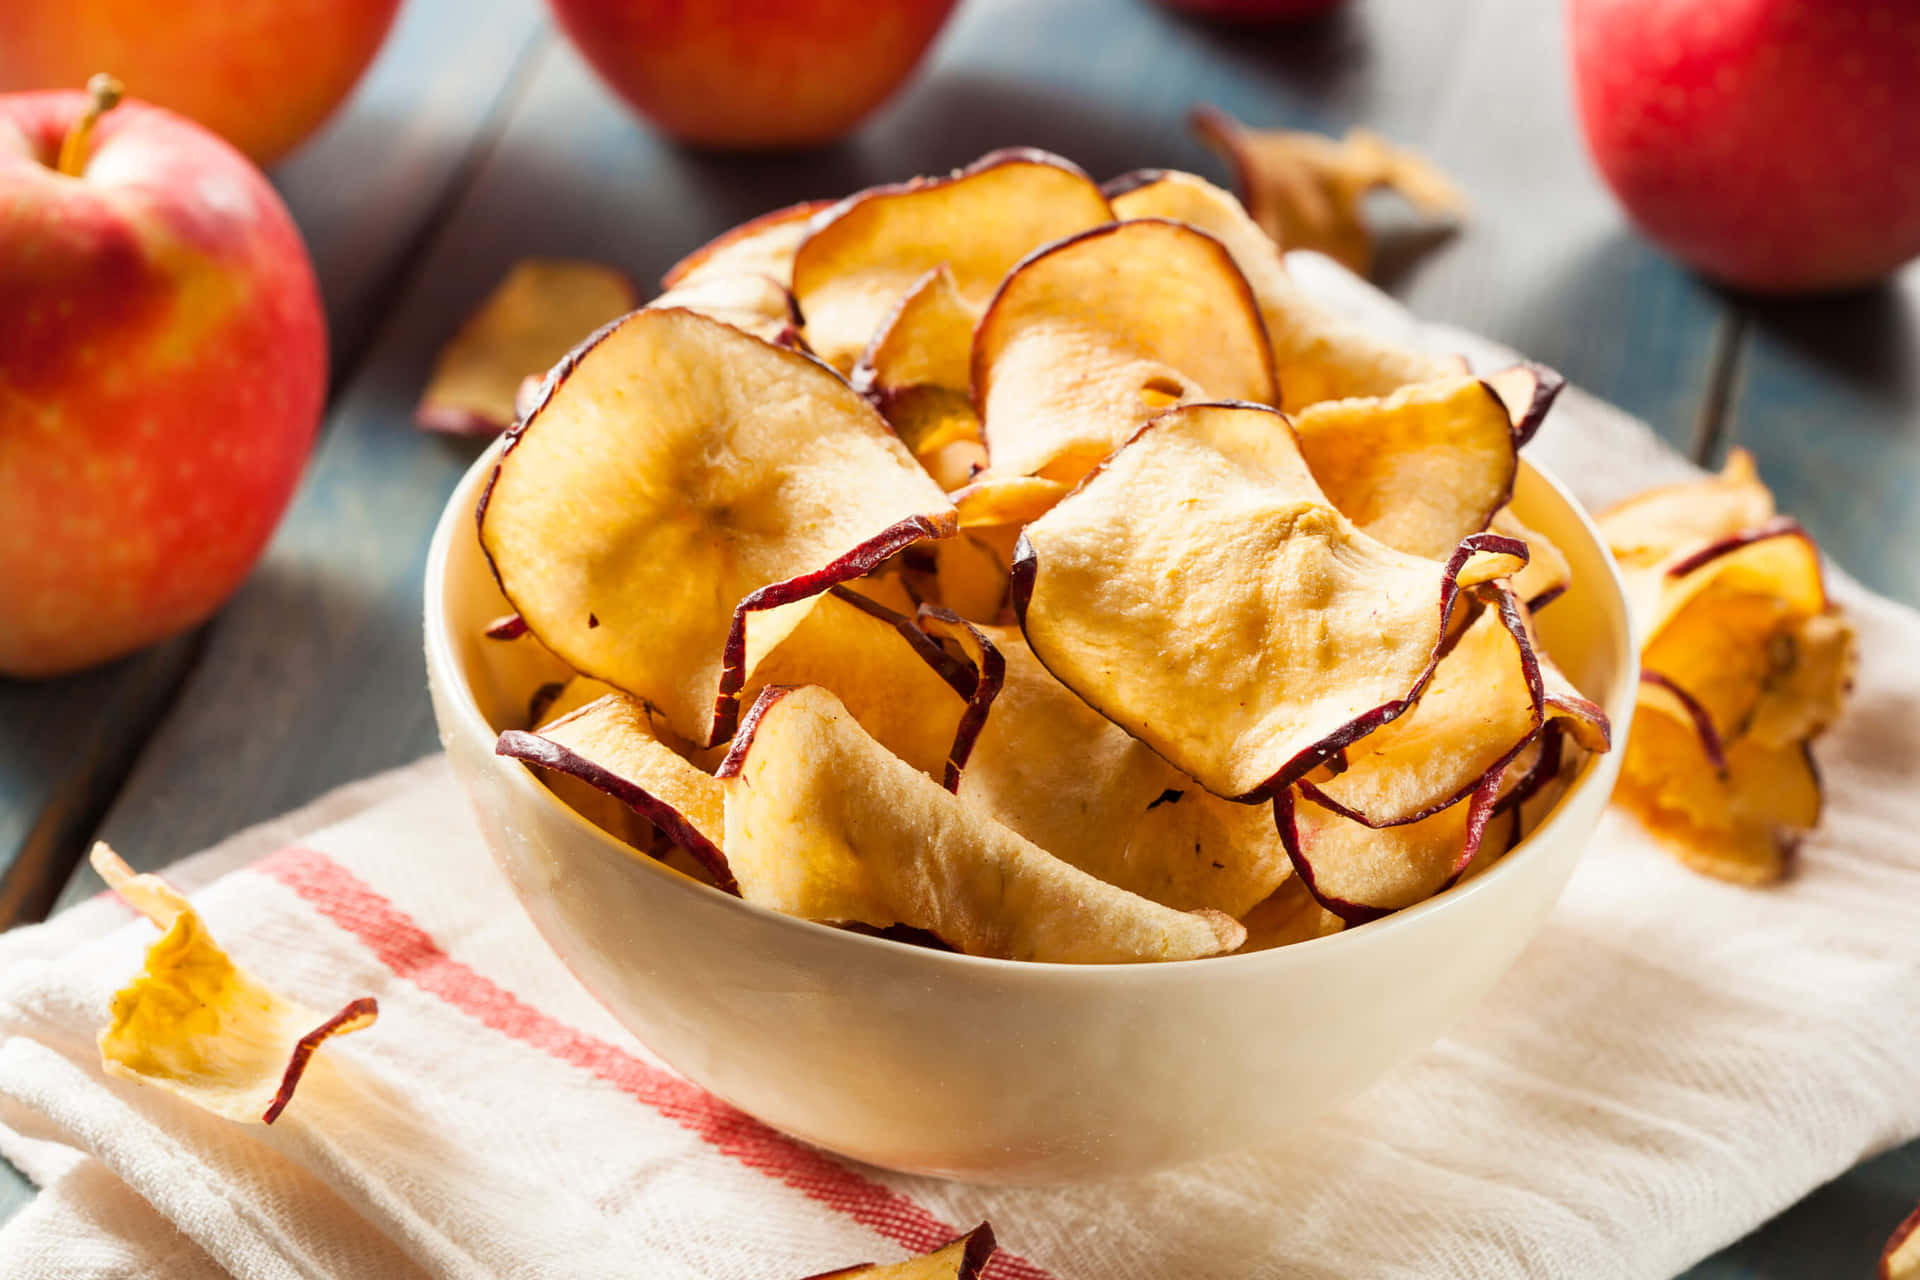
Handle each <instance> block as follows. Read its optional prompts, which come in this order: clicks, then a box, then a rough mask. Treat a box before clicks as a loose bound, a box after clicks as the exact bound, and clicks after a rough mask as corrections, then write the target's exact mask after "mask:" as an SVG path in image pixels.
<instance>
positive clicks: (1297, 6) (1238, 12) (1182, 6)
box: [1160, 0, 1344, 22]
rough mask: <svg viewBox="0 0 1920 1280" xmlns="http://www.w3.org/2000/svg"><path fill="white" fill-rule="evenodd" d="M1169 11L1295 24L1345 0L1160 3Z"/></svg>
mask: <svg viewBox="0 0 1920 1280" xmlns="http://www.w3.org/2000/svg"><path fill="white" fill-rule="evenodd" d="M1160 3H1161V4H1163V5H1165V6H1166V7H1167V8H1169V9H1178V10H1180V11H1181V12H1182V13H1190V14H1192V15H1193V16H1194V17H1196V18H1218V19H1220V20H1221V21H1223V22H1298V21H1299V20H1301V19H1302V18H1314V17H1318V16H1319V15H1321V14H1323V13H1331V12H1332V11H1333V10H1335V9H1338V8H1339V7H1340V6H1341V4H1342V3H1344V0H1160Z"/></svg>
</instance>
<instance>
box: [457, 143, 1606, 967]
mask: <svg viewBox="0 0 1920 1280" xmlns="http://www.w3.org/2000/svg"><path fill="white" fill-rule="evenodd" d="M666 284H667V287H668V291H667V292H666V293H665V294H664V295H662V296H661V297H660V298H658V299H657V300H656V301H655V302H654V303H653V304H651V305H650V306H648V307H645V308H643V309H641V310H639V311H636V312H634V313H632V314H631V315H628V316H626V317H625V318H624V319H621V320H619V321H617V322H615V323H613V324H611V325H609V326H607V327H606V328H604V329H602V330H601V331H600V332H598V333H596V334H595V335H593V337H591V338H590V339H588V340H587V341H586V342H585V343H584V344H583V345H581V346H580V347H579V348H577V349H576V350H575V351H574V352H573V353H572V354H571V355H569V356H567V357H566V358H565V359H564V360H563V361H562V362H561V363H560V364H559V365H558V366H557V367H556V368H555V369H554V370H553V371H552V373H551V374H550V375H549V376H548V377H547V379H546V381H545V383H544V385H543V386H542V388H541V390H540V392H539V394H538V396H537V397H535V398H534V403H532V404H531V406H530V408H529V411H528V412H527V413H526V414H525V416H524V418H523V420H522V421H521V422H519V423H518V424H517V425H516V426H515V427H514V429H513V431H512V433H511V434H510V436H509V437H508V439H507V441H506V444H505V446H504V447H503V449H502V451H501V455H500V458H499V464H498V468H497V470H496V471H495V473H494V476H493V479H492V483H491V484H490V485H489V486H488V489H487V492H486V495H485V497H484V498H483V499H482V500H481V503H480V509H479V512H478V516H479V524H480V536H481V541H482V543H483V545H484V547H485V550H486V554H487V556H488V557H489V559H490V560H491V562H492V565H493V568H494V572H495V574H496V575H497V577H498V579H499V583H500V586H501V589H502V590H503V591H504V592H505V594H506V596H507V597H508V599H509V600H510V601H511V603H512V606H513V608H514V609H515V610H516V611H517V612H516V614H515V615H513V616H511V617H509V618H507V619H503V620H502V621H501V622H500V623H498V624H496V625H495V626H494V627H493V628H491V633H492V634H493V635H495V636H497V637H499V638H501V639H502V641H503V642H507V643H514V644H524V645H532V644H538V645H541V646H544V647H545V649H546V650H549V651H550V652H551V654H552V655H553V657H554V658H555V659H556V660H557V661H558V662H559V663H562V664H564V665H565V667H566V668H568V669H570V670H571V672H572V673H574V674H573V676H572V678H571V679H569V680H567V681H565V682H564V684H562V685H559V686H549V687H545V688H543V689H542V690H541V691H540V693H539V694H538V696H537V697H536V699H535V703H536V705H535V706H533V707H531V708H530V710H529V715H528V721H527V723H528V724H529V725H531V726H533V727H532V728H530V729H513V730H509V731H508V732H505V733H503V734H501V736H500V742H499V750H500V752H501V753H502V754H503V755H508V756H513V757H517V758H519V759H521V760H525V761H528V762H530V763H532V764H535V765H538V766H540V767H541V769H542V770H543V772H544V776H545V777H546V778H547V780H548V781H549V783H550V784H551V785H552V787H553V789H554V791H555V792H556V794H558V795H559V796H560V797H561V798H562V799H563V800H565V801H566V802H567V803H569V804H570V805H572V806H573V807H575V808H576V809H577V810H578V811H579V812H580V813H581V814H582V815H583V816H585V817H587V818H588V819H590V820H592V821H593V822H595V823H597V824H598V825H600V826H601V827H603V828H604V829H606V830H607V831H609V832H611V833H613V834H614V835H616V836H617V837H619V838H620V839H622V840H624V841H626V842H627V843H628V844H630V845H631V846H632V847H633V848H634V849H635V850H637V851H639V852H641V853H644V854H646V855H650V856H653V857H657V858H660V859H663V860H664V861H666V862H667V863H669V865H672V866H674V867H676V868H678V869H680V870H682V871H684V872H685V873H686V874H688V875H691V876H695V877H698V878H699V879H702V880H704V881H706V882H707V883H709V884H712V885H714V886H716V887H718V888H720V889H722V890H725V891H727V892H731V893H737V894H739V895H740V896H742V897H743V898H745V899H746V900H748V901H750V902H754V903H758V904H760V905H763V906H767V907H772V908H774V909H776V910H780V911H784V912H788V913H790V914H793V915H796V916H801V917H805V918H808V919H812V920H817V921H823V922H829V923H833V924H837V925H841V926H845V927H850V928H856V929H860V930H864V931H868V932H878V933H883V934H885V935H887V936H891V937H897V938H901V939H904V940H908V941H913V942H918V943H922V944H927V945H939V946H945V947H949V948H952V949H955V950H958V951H962V952H966V953H969V954H975V955H987V956H1001V957H1011V958H1017V959H1027V960H1042V961H1068V962H1118V961H1138V960H1174V959H1187V958H1192V957H1199V956H1209V955H1217V954H1221V953H1224V952H1231V951H1235V950H1240V949H1251V948H1259V947H1270V946H1276V945H1280V944H1283V943H1287V942H1293V941H1299V940H1302V939H1307V938H1313V937H1317V936H1320V935H1323V934H1327V933H1331V932H1335V931H1337V930H1339V929H1341V928H1344V927H1345V926H1346V925H1348V924H1355V923H1361V922H1364V921H1367V920H1372V919H1375V918H1377V917H1379V916H1382V915H1386V914H1388V913H1390V912H1394V911H1397V910H1400V909H1401V908H1404V907H1408V906H1412V905H1413V904H1415V903H1418V902H1421V901H1423V900H1425V899H1426V898H1429V897H1431V896H1432V895H1434V894H1436V893H1439V892H1441V891H1443V890H1445V889H1446V888H1447V887H1448V886H1450V885H1452V884H1454V883H1456V882H1458V881H1459V880H1461V879H1462V878H1463V877H1467V876H1472V875H1475V874H1478V873H1479V872H1481V871H1484V870H1485V869H1486V868H1487V867H1488V866H1489V865H1491V864H1492V863H1493V862H1494V861H1495V860H1496V859H1498V858H1499V857H1500V856H1501V855H1502V854H1503V853H1504V852H1505V851H1506V850H1507V849H1509V848H1510V847H1512V845H1513V844H1514V843H1515V842H1516V841H1518V840H1519V839H1520V838H1521V836H1522V835H1523V834H1524V833H1525V832H1526V831H1527V830H1528V829H1529V828H1530V827H1531V826H1532V825H1534V824H1535V823H1536V822H1537V821H1538V820H1539V818H1540V816H1541V815H1542V814H1543V813H1544V812H1545V811H1546V810H1547V809H1548V808H1550V807H1551V806H1552V804H1553V803H1554V801H1555V800H1556V799H1557V797H1558V795H1559V793H1560V790H1561V789H1562V788H1564V786H1565V784H1566V782H1567V781H1568V779H1569V778H1570V777H1571V776H1572V775H1573V773H1574V771H1575V770H1577V769H1578V767H1579V765H1580V762H1581V761H1582V759H1583V758H1584V754H1585V753H1588V752H1597V751H1605V750H1606V749H1607V748H1608V745H1609V742H1608V727H1607V721H1606V717H1605V716H1604V715H1603V714H1602V713H1601V712H1600V710H1599V709H1598V708H1597V707H1596V706H1594V705H1593V704H1592V703H1591V702H1589V701H1587V700H1586V699H1585V698H1583V697H1582V696H1581V695H1580V693H1579V692H1578V691H1577V690H1576V689H1574V688H1573V686H1572V685H1571V684H1570V683H1569V682H1568V680H1567V679H1566V677H1565V676H1563V675H1562V674H1561V673H1560V672H1559V671H1558V670H1557V669H1556V668H1555V666H1554V665H1553V662H1552V661H1551V659H1550V658H1548V656H1547V655H1546V654H1545V653H1544V652H1542V651H1541V649H1540V646H1539V644H1538V642H1537V641H1536V639H1535V635H1534V630H1533V615H1534V613H1535V611H1537V610H1539V609H1541V608H1543V607H1545V606H1547V605H1548V604H1549V603H1550V602H1551V601H1552V600H1553V598H1554V597H1555V596H1557V595H1558V594H1559V593H1560V592H1561V591H1563V590H1564V589H1565V588H1566V586H1567V585H1568V571H1567V565H1566V561H1565V559H1564V558H1563V557H1562V556H1561V555H1560V554H1559V552H1557V551H1556V550H1555V549H1554V548H1553V547H1552V546H1551V545H1550V544H1548V543H1547V542H1546V540H1545V539H1544V538H1542V537H1541V536H1540V535H1538V534H1537V533H1535V532H1533V531H1532V530H1529V529H1527V528H1526V527H1525V526H1524V525H1522V524H1521V523H1520V522H1519V521H1518V520H1517V519H1516V518H1515V517H1514V515H1513V513H1512V512H1511V511H1510V510H1509V509H1508V507H1507V501H1508V498H1509V496H1510V494H1511V491H1512V485H1513V479H1514V473H1515V468H1516V465H1517V464H1516V456H1517V452H1518V450H1519V449H1520V447H1521V446H1522V445H1523V444H1525V443H1526V441H1527V439H1528V438H1529V437H1530V436H1531V435H1532V433H1533V432H1534V430H1535V429H1536V428H1537V427H1538V425H1539V423H1540V421H1541V419H1542V417H1543V416H1544V415H1545V413H1546V412H1547V409H1548V407H1549V405H1550V404H1551V403H1552V400H1553V397H1554V393H1555V392H1556V390H1557V389H1558V379H1557V378H1556V377H1555V376H1553V375H1552V374H1550V373H1549V372H1548V371H1546V370H1543V369H1540V368H1537V367H1534V366H1521V367H1516V368H1512V369H1507V370H1504V371H1501V372H1498V373H1493V374H1489V375H1487V376H1484V377H1475V376H1473V375H1472V374H1470V373H1469V372H1468V371H1467V369H1466V367H1465V365H1464V364H1463V363H1462V362H1460V361H1458V360H1456V359H1452V358H1437V357H1434V356H1430V355H1426V354H1423V353H1420V352H1416V351H1409V350H1402V349H1399V348H1396V347H1393V346H1390V345H1386V344H1383V343H1381V342H1380V341H1378V340H1376V339H1374V338H1373V337H1371V336H1369V335H1368V334H1366V333H1364V332H1362V331H1359V330H1357V329H1355V328H1353V327H1351V326H1349V325H1347V324H1345V323H1343V322H1342V321H1340V320H1337V319H1335V318H1333V317H1332V316H1330V315H1328V314H1327V313H1325V312H1324V311H1323V310H1321V309H1320V308H1319V307H1317V306H1316V305H1314V304H1313V303H1312V302H1311V301H1310V300H1309V299H1307V298H1306V297H1305V296H1304V295H1303V294H1302V293H1301V292H1300V290H1299V289H1298V288H1297V287H1296V286H1295V285H1294V284H1293V282H1292V281H1291V280H1290V279H1289V277H1288V275H1287V272H1286V270H1285V268H1284V266H1283V265H1282V259H1281V256H1280V249H1279V247H1278V246H1276V244H1275V243H1274V242H1273V241H1272V240H1271V239H1269V238H1268V236H1267V235H1266V234H1265V233H1264V232H1263V231H1262V230H1261V229H1260V228H1259V227H1258V226H1257V225H1256V224H1255V223H1254V222H1253V221H1252V219H1250V218H1249V217H1248V215H1247V213H1246V212H1245V210H1244V209H1243V208H1242V207H1241V205H1240V204H1239V202H1238V201H1237V200H1235V198H1234V197H1233V196H1232V195H1230V194H1229V193H1227V192H1225V191H1222V190H1220V189H1219V188H1217V187H1214V186H1212V185H1211V184H1209V183H1207V182H1205V181H1203V180H1201V179H1199V178H1196V177H1194V176H1192V175H1190V174H1183V173H1171V172H1153V173H1142V174H1135V175H1131V176H1129V177H1127V178H1125V179H1122V180H1120V181H1118V182H1116V183H1112V184H1109V185H1108V186H1107V187H1106V188H1104V189H1103V188H1102V187H1100V186H1098V185H1096V184H1095V183H1094V182H1093V181H1092V180H1091V179H1089V178H1088V177H1087V176H1086V175H1085V174H1084V173H1082V172H1081V171H1080V170H1078V169H1076V168H1075V167H1073V166H1072V165H1070V164H1068V163H1066V162H1064V161H1061V160H1059V159H1058V158H1056V157H1053V156H1049V155H1045V154H1041V153H1036V152H1030V151H1017V152H1001V153H995V154H994V155H990V156H988V157H986V158H985V159H983V160H981V161H980V162H978V163H977V164H975V165H973V166H971V167H970V168H968V169H966V170H963V171H961V172H958V173H955V174H952V175H950V176H947V177H941V178H932V179H923V180H919V181H915V182H910V183H906V184H903V185H899V186H888V187H880V188H875V189H873V190H869V191H864V192H861V193H859V194H857V195H855V196H852V197H850V198H848V199H846V200H843V201H841V202H839V203H837V204H833V205H829V206H819V205H803V206H797V207H794V208H791V209H785V210H781V211H778V212H775V213H771V214H768V215H766V216H764V217H762V218H758V219H756V220H754V221H752V222H750V223H747V224H746V225H744V226H742V227H739V228H736V229H735V230H733V231H731V232H728V233H727V234H725V235H723V236H721V237H720V238H719V239H717V240H715V241H713V242H712V243H711V244H709V245H707V246H706V247H704V248H702V249H700V250H699V251H697V252H696V253H694V254H693V255H692V256H691V257H689V258H687V259H686V260H685V261H683V262H682V263H680V264H679V265H678V266H676V267H675V268H674V269H673V271H672V272H671V273H670V274H669V275H668V277H667V280H666ZM1283 411H1284V412H1283Z"/></svg>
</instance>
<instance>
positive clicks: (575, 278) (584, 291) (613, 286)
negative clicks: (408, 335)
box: [413, 258, 640, 435]
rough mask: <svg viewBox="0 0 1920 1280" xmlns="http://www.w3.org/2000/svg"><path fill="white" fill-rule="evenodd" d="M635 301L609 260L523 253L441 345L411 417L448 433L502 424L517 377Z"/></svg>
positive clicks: (541, 369)
mask: <svg viewBox="0 0 1920 1280" xmlns="http://www.w3.org/2000/svg"><path fill="white" fill-rule="evenodd" d="M639 305H640V298H639V296H638V294H637V293H636V292H635V290H634V287H633V281H631V280H629V279H628V278H627V277H626V276H625V275H624V274H623V273H621V272H620V271H617V270H615V269H614V268H612V267H608V266H602V265H601V264H600V263H597V262H577V261H571V260H568V259H555V258H523V259H522V260H520V261H519V262H516V263H515V264H514V265H513V268H512V269H511V270H510V271H508V272H507V277H506V279H504V280H502V281H501V282H500V284H499V285H498V286H497V287H496V288H495V289H494V291H493V292H492V293H490V294H488V295H487V299H486V301H485V302H483V303H481V304H480V309H479V310H478V311H476V312H474V313H473V314H472V315H471V316H469V317H468V318H467V321H466V323H465V324H463V325H461V326H460V331H459V332H458V333H456V334H454V336H453V338H452V340H451V341H449V342H448V343H447V345H446V346H445V347H443V348H442V349H441V351H440V356H439V359H437V360H436V361H435V362H434V366H433V376H432V377H431V378H429V379H428V381H427V389H426V390H425V391H424V392H422V393H421V396H420V404H419V407H418V408H416V409H415V410H414V412H413V420H414V421H415V422H416V423H418V424H419V425H420V426H422V427H425V428H427V429H428V430H429V431H445V432H450V433H452V434H454V435H493V434H494V433H496V432H499V431H504V430H505V429H506V428H507V427H508V425H510V424H511V423H513V422H514V421H515V420H516V418H517V416H518V412H517V403H516V394H517V392H518V391H519V389H520V384H521V381H522V380H523V379H525V378H527V377H529V376H533V377H538V376H540V375H541V374H544V373H545V372H546V371H547V370H548V369H549V368H551V367H552V366H553V365H554V364H555V363H556V362H557V361H559V360H560V358H561V357H562V356H564V355H566V354H567V352H569V351H571V350H572V349H573V347H574V345H575V344H576V343H578V342H579V341H580V340H581V339H583V338H585V337H586V336H587V335H588V334H590V333H592V332H593V331H594V330H595V329H598V328H599V327H600V326H601V325H603V324H606V323H607V322H608V321H609V320H612V319H614V318H615V317H617V316H622V315H625V314H626V313H627V312H629V311H631V310H633V309H634V308H635V307H637V306H639Z"/></svg>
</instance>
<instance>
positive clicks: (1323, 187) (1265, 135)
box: [1188, 107, 1467, 276]
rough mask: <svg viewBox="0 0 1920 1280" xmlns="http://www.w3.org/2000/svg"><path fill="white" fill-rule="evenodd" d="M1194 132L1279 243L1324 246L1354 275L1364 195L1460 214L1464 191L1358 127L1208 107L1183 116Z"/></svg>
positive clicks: (1365, 264) (1361, 266)
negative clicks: (1251, 117)
mask: <svg viewBox="0 0 1920 1280" xmlns="http://www.w3.org/2000/svg"><path fill="white" fill-rule="evenodd" d="M1188 121H1189V123H1190V124H1191V125H1192V127H1193V131H1194V133H1195V134H1196V135H1197V136H1198V137H1199V138H1200V140H1201V141H1202V142H1204V143H1206V144H1207V145H1208V146H1210V147H1212V148H1213V149H1214V150H1215V151H1216V152H1218V153H1219V155H1220V157H1221V159H1223V160H1225V161H1226V162H1227V165H1228V167H1230V168H1231V169H1232V170H1233V175H1234V185H1235V186H1237V187H1238V188H1239V189H1240V198H1241V200H1242V202H1243V203H1244V204H1245V205H1246V207H1247V211H1248V212H1249V213H1250V214H1251V215H1252V216H1253V219H1254V221H1255V222H1257V223H1258V224H1259V225H1260V227H1261V228H1262V229H1263V230H1264V231H1265V232H1266V233H1267V234H1268V235H1269V236H1271V237H1273V240H1274V242H1275V243H1277V244H1278V245H1279V246H1280V247H1281V248H1283V249H1312V250H1315V251H1316V252H1319V253H1324V254H1326V255H1327V256H1328V257H1330V258H1332V259H1333V260H1334V261H1336V262H1338V263H1340V264H1341V265H1342V266H1344V267H1346V268H1347V269H1348V270H1349V271H1352V272H1353V273H1355V274H1356V275H1362V276H1364V275H1366V274H1368V273H1369V272H1370V271H1371V270H1372V269H1373V255H1374V243H1373V232H1372V231H1371V230H1370V229H1369V228H1368V226H1367V221H1366V217H1365V211H1364V208H1363V202H1364V201H1365V199H1366V197H1367V196H1368V195H1369V194H1370V193H1372V192H1374V191H1378V190H1382V189H1384V190H1389V191H1392V192H1394V193H1395V194H1396V195H1398V196H1400V197H1401V198H1402V199H1404V200H1405V201H1406V202H1407V203H1408V204H1409V205H1411V206H1412V207H1413V208H1414V210H1415V211H1416V212H1417V213H1419V214H1421V215H1422V216H1424V217H1427V218H1434V219H1440V220H1442V221H1443V222H1444V223H1446V224H1448V225H1454V224H1457V223H1459V222H1460V221H1461V220H1462V219H1464V218H1465V217H1466V213H1467V201H1466V197H1465V196H1463V195H1462V194H1461V193H1460V190H1459V188H1457V187H1455V186H1454V185H1453V183H1452V182H1451V181H1450V180H1449V179H1448V178H1447V176H1446V175H1445V174H1443V173H1441V172H1440V171H1439V170H1438V169H1437V168H1435V167H1434V166H1433V165H1432V164H1431V163H1429V162H1428V161H1427V160H1425V159H1424V158H1422V157H1421V156H1419V155H1416V154H1415V153H1414V152H1412V151H1408V150H1405V149H1403V148H1400V147H1395V146H1393V145H1391V144H1389V143H1388V142H1387V141H1386V139H1384V138H1382V137H1381V136H1380V135H1379V134H1377V133H1373V132H1371V131H1369V130H1366V129H1349V130H1348V131H1347V136H1346V137H1345V138H1342V139H1339V140H1335V139H1333V138H1329V137H1326V136H1325V135H1323V134H1318V133H1298V132H1294V131H1291V130H1286V129H1249V128H1247V127H1246V126H1245V125H1242V124H1241V123H1240V122H1239V121H1238V120H1235V119H1234V118H1233V117H1232V116H1230V115H1228V114H1227V113H1226V112H1224V111H1221V110H1219V109H1218V108H1216V107H1197V108H1195V109H1194V111H1193V113H1192V114H1191V115H1190V116H1189V117H1188Z"/></svg>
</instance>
